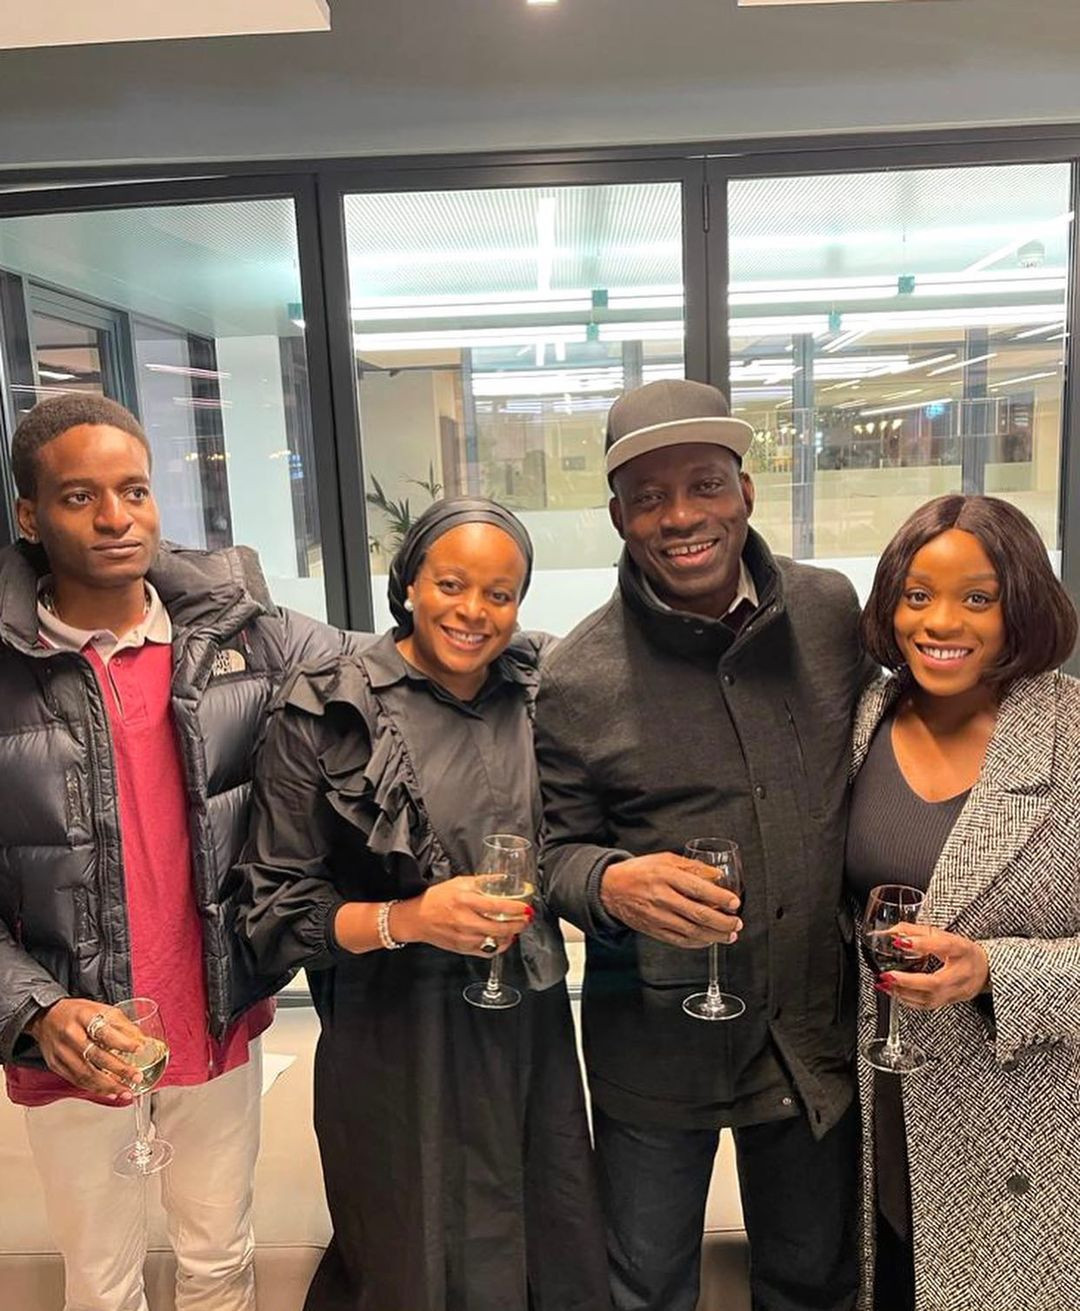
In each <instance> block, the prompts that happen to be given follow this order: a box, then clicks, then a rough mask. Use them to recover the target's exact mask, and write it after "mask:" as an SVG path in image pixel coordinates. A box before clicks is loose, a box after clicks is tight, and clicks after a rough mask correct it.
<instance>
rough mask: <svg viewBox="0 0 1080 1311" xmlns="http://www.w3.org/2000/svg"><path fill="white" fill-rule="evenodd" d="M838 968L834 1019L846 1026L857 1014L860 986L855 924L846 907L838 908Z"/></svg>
mask: <svg viewBox="0 0 1080 1311" xmlns="http://www.w3.org/2000/svg"><path fill="white" fill-rule="evenodd" d="M836 928H837V940H836V951H837V966H836V1005H835V1014H834V1019H835V1021H836V1023H837V1024H846V1023H848V1022H849V1021H852V1020H853V1017H854V1014H855V1004H856V992H857V989H858V984H859V971H858V961H857V959H856V958H855V952H856V950H857V948H856V945H855V922H854V920H853V919H852V917H851V912H850V910H848V908H847V907H846V906H838V907H837V908H836Z"/></svg>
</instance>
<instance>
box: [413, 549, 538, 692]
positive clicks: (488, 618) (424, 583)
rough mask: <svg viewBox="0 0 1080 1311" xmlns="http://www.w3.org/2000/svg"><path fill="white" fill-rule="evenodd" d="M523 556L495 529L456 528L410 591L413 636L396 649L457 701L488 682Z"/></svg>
mask: <svg viewBox="0 0 1080 1311" xmlns="http://www.w3.org/2000/svg"><path fill="white" fill-rule="evenodd" d="M525 568H526V566H525V558H524V556H523V555H522V553H521V550H520V548H519V547H518V545H517V543H516V542H515V541H514V539H513V538H512V537H511V536H510V535H509V534H508V533H505V532H503V530H502V529H501V528H497V527H496V526H495V525H494V524H487V523H470V524H461V525H460V526H459V527H457V528H451V529H450V531H449V532H447V533H444V534H443V535H442V536H441V537H440V538H438V539H437V540H436V541H435V542H434V543H433V544H432V546H431V548H430V550H429V551H428V553H427V555H425V556H424V559H423V562H422V563H421V565H420V568H419V570H418V572H417V575H416V577H415V578H414V579H413V581H412V583H411V584H410V586H409V588H408V596H409V599H410V600H411V601H412V603H413V630H412V632H411V633H409V634H408V636H406V637H404V638H403V639H402V640H401V641H400V642H399V643H398V649H399V650H400V651H401V654H402V655H403V656H404V657H405V659H406V660H408V661H409V663H410V664H411V665H414V666H415V667H416V668H417V669H419V670H420V671H421V672H422V673H425V674H427V675H428V677H429V678H432V679H434V681H435V682H437V683H440V684H441V685H442V686H443V687H445V688H446V689H447V690H448V691H450V692H453V693H454V695H455V696H458V697H460V698H461V699H462V700H465V701H467V700H470V699H471V698H472V697H474V696H475V695H476V694H477V692H479V691H480V689H481V687H483V685H484V681H485V679H486V678H487V672H488V666H489V665H490V664H491V662H492V661H493V660H495V659H496V658H497V657H498V656H499V655H501V654H502V652H503V651H504V650H505V649H506V644H507V643H508V642H509V641H510V638H511V637H512V636H513V634H514V628H515V625H516V624H517V615H518V603H519V601H520V599H521V589H522V586H523V584H524V581H525Z"/></svg>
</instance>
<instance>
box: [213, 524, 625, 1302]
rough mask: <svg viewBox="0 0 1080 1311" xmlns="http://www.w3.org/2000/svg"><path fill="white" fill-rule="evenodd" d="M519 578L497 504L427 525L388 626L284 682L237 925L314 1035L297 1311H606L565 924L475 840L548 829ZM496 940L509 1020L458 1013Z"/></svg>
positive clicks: (397, 579)
mask: <svg viewBox="0 0 1080 1311" xmlns="http://www.w3.org/2000/svg"><path fill="white" fill-rule="evenodd" d="M531 566H532V545H531V543H530V541H529V538H528V535H527V533H526V532H525V529H524V528H523V527H522V525H521V524H520V523H519V521H518V520H517V519H516V518H515V517H514V516H513V515H512V514H510V513H509V511H507V510H505V509H503V508H502V506H499V505H496V504H495V503H494V502H492V501H486V500H480V499H474V498H455V499H453V500H447V501H441V502H438V503H437V504H435V505H433V506H432V507H431V508H430V509H429V510H428V511H427V512H426V513H425V514H424V515H422V516H421V518H420V519H419V520H418V521H417V523H416V524H415V525H414V526H413V528H412V529H411V531H410V532H409V534H408V536H407V537H406V539H405V541H404V542H403V544H402V546H401V549H400V550H399V552H398V553H397V556H396V557H395V559H394V562H393V565H392V568H391V573H390V587H389V596H390V607H391V611H392V613H393V615H394V619H395V623H396V627H395V628H394V630H393V631H392V632H391V633H387V634H386V635H384V636H383V637H381V638H379V639H378V640H376V641H374V642H373V643H372V644H371V645H370V646H368V647H366V649H365V650H364V651H363V653H362V654H360V655H359V656H351V657H346V658H344V659H342V660H340V661H338V662H337V663H335V664H334V665H333V666H331V667H329V668H325V669H319V670H313V671H308V672H304V673H302V674H300V675H298V676H297V677H296V678H295V680H294V681H293V683H292V684H291V686H290V687H289V688H288V689H287V690H286V692H285V694H284V697H283V704H282V705H281V707H280V709H279V711H278V713H277V714H276V715H274V716H273V718H272V722H271V727H270V730H269V734H268V737H267V741H266V744H265V746H264V747H263V750H262V752H261V754H260V759H259V766H258V771H257V778H256V785H255V796H254V805H253V814H252V827H251V833H250V839H249V844H248V850H247V853H246V856H245V864H244V865H243V866H242V875H243V889H244V890H243V895H242V898H241V902H242V904H241V907H240V914H239V928H240V932H241V935H242V936H243V937H244V938H246V940H247V942H248V943H249V944H250V946H251V948H252V949H253V951H254V953H255V955H256V956H257V958H258V960H259V962H260V964H261V966H262V968H263V969H264V970H265V972H266V973H268V974H272V975H284V974H287V973H288V972H290V971H292V970H295V969H296V968H297V967H298V966H305V967H306V968H307V970H308V979H309V982H310V985H311V991H312V995H313V997H314V999H315V1004H316V1007H317V1009H318V1012H319V1017H320V1020H321V1022H322V1036H321V1038H320V1040H319V1048H318V1053H317V1056H316V1067H315V1127H316V1131H317V1133H318V1138H319V1146H320V1151H321V1154H322V1162H323V1173H324V1176H325V1181H326V1193H327V1200H328V1202H329V1206H330V1214H331V1218H332V1220H333V1223H334V1236H333V1238H332V1240H331V1242H330V1246H329V1247H328V1249H327V1251H326V1254H325V1256H324V1258H323V1261H322V1263H321V1265H320V1266H319V1269H318V1271H317V1273H316V1275H315V1279H314V1281H313V1283H312V1285H311V1288H310V1290H309V1292H308V1298H307V1302H306V1311H609V1307H610V1301H609V1294H608V1284H607V1270H606V1260H605V1256H604V1245H603V1237H602V1231H601V1225H600V1221H599V1213H598V1207H597V1203H596V1197H595V1189H594V1184H593V1179H592V1172H591V1160H590V1156H591V1154H590V1149H589V1140H588V1131H587V1126H586V1121H585V1112H584V1099H583V1095H582V1090H581V1082H580V1075H579V1071H578V1065H577V1058H576V1055H575V1050H574V1041H573V1028H572V1024H571V1019H570V1008H569V1002H568V999H567V993H566V986H565V982H564V977H563V976H564V974H565V970H566V957H565V953H564V951H563V948H562V942H561V938H560V936H559V932H558V928H557V926H556V925H555V924H554V922H552V921H551V920H550V919H549V917H548V915H547V913H546V912H545V911H544V909H543V907H542V906H538V907H537V908H536V912H535V918H533V916H532V911H531V909H530V910H529V911H528V912H524V913H523V903H522V902H520V901H512V900H506V901H499V900H493V899H492V898H491V897H486V896H481V895H480V894H479V893H478V892H477V891H476V889H475V884H474V879H473V877H472V873H473V872H475V871H476V870H477V869H479V868H480V865H479V861H480V858H481V854H482V847H483V838H484V836H485V835H486V834H492V833H513V834H519V835H523V836H526V837H528V838H530V839H531V840H533V841H534V842H535V841H536V836H537V833H538V829H539V824H540V802H539V794H538V787H537V780H536V769H535V765H534V762H533V753H532V729H531V709H532V701H533V696H534V693H535V688H536V683H537V668H536V666H537V657H538V654H539V649H540V645H541V643H540V642H539V641H538V640H537V639H536V638H531V637H528V636H526V635H522V634H519V633H517V631H516V626H517V612H518V605H519V602H520V600H521V598H522V596H523V595H524V593H525V589H526V588H527V586H528V582H529V574H530V571H531ZM493 914H498V915H499V916H500V918H499V919H498V920H495V919H492V918H490V916H492V915H493ZM503 916H506V918H502V917H503ZM492 943H494V945H495V951H497V952H498V953H499V954H500V957H501V961H502V968H503V974H504V978H506V979H507V981H508V982H509V983H510V984H511V985H513V986H514V987H516V988H517V990H518V991H519V992H520V993H521V996H522V1001H521V1004H520V1005H518V1006H516V1007H514V1008H512V1009H506V1010H482V1009H477V1008H474V1007H473V1006H470V1005H469V1004H468V1003H467V1002H466V1001H465V1000H464V998H463V996H462V991H463V988H464V987H466V986H467V985H468V984H469V983H472V982H475V981H478V980H482V979H483V978H484V977H485V976H486V974H487V971H488V969H489V963H490V961H491V959H492V955H493V954H494V953H493V952H492ZM399 947H400V948H403V949H402V950H398V948H399Z"/></svg>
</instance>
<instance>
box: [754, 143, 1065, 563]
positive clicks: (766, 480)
mask: <svg viewBox="0 0 1080 1311" xmlns="http://www.w3.org/2000/svg"><path fill="white" fill-rule="evenodd" d="M1068 211H1069V167H1068V165H1066V164H1035V165H1002V166H994V167H987V168H948V169H944V168H942V169H924V170H911V171H894V172H889V173H860V174H847V175H835V176H822V177H797V178H770V179H751V180H746V181H743V180H739V181H733V182H732V183H731V186H730V192H729V213H730V240H731V262H730V267H731V287H730V306H731V323H730V327H731V337H732V341H731V348H732V369H731V377H732V393H733V395H732V400H733V404H734V406H735V410H736V413H738V414H739V415H740V416H741V417H743V418H746V419H748V420H749V421H750V422H751V423H753V425H754V427H755V428H756V429H757V432H758V437H757V441H756V442H755V444H754V446H753V447H752V448H751V451H750V454H749V455H748V458H747V468H748V469H749V470H750V472H751V473H752V474H753V476H754V480H755V483H756V485H757V490H758V500H757V505H756V508H755V516H754V517H755V523H756V524H757V526H758V527H759V528H761V529H762V530H763V531H764V532H765V535H766V536H767V537H768V539H769V540H770V542H771V543H772V544H773V545H774V546H775V547H777V548H779V549H780V550H787V551H790V552H791V553H792V554H794V555H795V556H797V557H799V558H803V559H817V560H835V561H836V562H837V564H838V565H839V566H840V567H842V568H844V569H845V570H846V571H847V572H848V573H849V574H850V575H851V576H852V578H853V579H854V580H855V581H856V583H857V585H859V586H862V587H865V586H866V585H867V584H868V582H869V576H870V573H871V572H872V568H873V564H874V561H875V559H876V556H877V553H878V552H879V551H880V549H881V547H882V546H883V545H884V543H885V542H886V541H887V540H888V539H889V537H890V536H891V534H892V532H893V531H894V530H895V528H896V526H897V524H899V523H900V522H901V521H902V520H903V519H904V518H905V517H906V516H907V515H908V514H909V513H910V512H911V511H912V510H913V509H915V507H916V506H918V505H919V504H921V503H922V502H923V501H925V500H927V499H929V498H930V497H932V496H936V495H939V494H941V493H944V492H948V491H959V490H963V491H967V492H976V491H985V492H988V493H992V494H999V495H1002V496H1004V497H1005V498H1006V499H1008V500H1010V501H1013V502H1014V503H1015V504H1017V505H1018V506H1019V507H1020V508H1021V509H1023V510H1024V511H1025V512H1026V513H1027V514H1028V515H1029V516H1031V518H1032V519H1033V520H1034V521H1035V522H1036V523H1037V524H1038V526H1039V528H1040V530H1041V532H1042V535H1043V538H1044V540H1045V542H1046V544H1047V547H1048V548H1049V549H1050V550H1052V551H1053V550H1056V548H1057V547H1058V545H1059V524H1058V514H1057V506H1058V481H1059V472H1060V464H1061V428H1062V411H1061V396H1062V383H1063V371H1064V364H1063V361H1064V353H1065V339H1064V327H1065V308H1066V286H1067V281H1068V241H1069V222H1070V214H1069V212H1068Z"/></svg>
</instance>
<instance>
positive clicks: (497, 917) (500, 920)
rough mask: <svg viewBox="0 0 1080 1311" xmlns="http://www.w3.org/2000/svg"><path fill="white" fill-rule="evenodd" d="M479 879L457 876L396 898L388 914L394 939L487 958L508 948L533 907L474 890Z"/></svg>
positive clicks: (523, 925) (518, 901)
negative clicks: (416, 892)
mask: <svg viewBox="0 0 1080 1311" xmlns="http://www.w3.org/2000/svg"><path fill="white" fill-rule="evenodd" d="M478 877H479V876H477V875H474V874H460V875H458V876H457V877H456V878H452V879H445V880H444V881H443V882H441V883H434V884H432V886H431V887H430V888H428V889H427V890H426V891H425V892H422V893H421V894H420V895H419V896H418V897H411V898H409V900H408V901H401V902H399V903H398V904H397V905H396V906H395V907H394V909H393V911H392V913H391V918H390V925H389V928H390V932H391V934H392V935H393V937H394V938H395V939H396V940H397V941H398V942H426V943H428V944H429V945H430V946H432V947H439V948H441V949H442V950H443V951H453V952H457V953H458V954H459V955H462V956H481V957H483V958H485V959H487V958H488V957H489V956H496V955H501V954H502V953H503V952H505V951H507V950H509V948H510V947H512V946H513V945H514V939H515V938H516V937H517V936H518V934H519V933H521V931H522V930H523V929H524V928H525V927H526V926H527V925H528V924H529V923H530V922H531V920H532V917H533V909H532V907H531V906H529V905H527V904H526V903H525V902H523V901H521V900H520V899H518V898H514V897H491V896H488V895H485V894H484V893H482V892H480V891H479V890H478V888H477V880H478ZM490 940H494V942H495V950H494V951H492V950H491V947H490V945H488V944H489V943H490Z"/></svg>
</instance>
